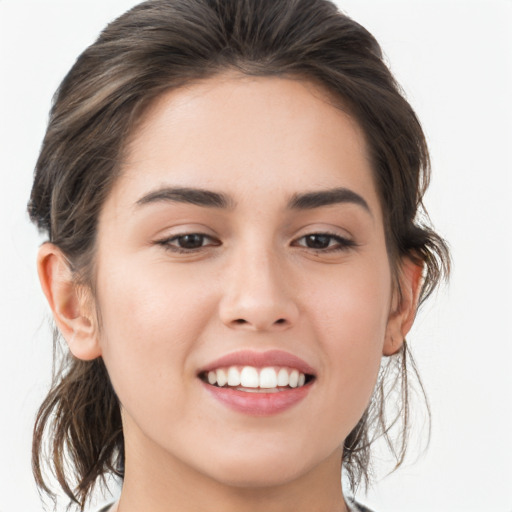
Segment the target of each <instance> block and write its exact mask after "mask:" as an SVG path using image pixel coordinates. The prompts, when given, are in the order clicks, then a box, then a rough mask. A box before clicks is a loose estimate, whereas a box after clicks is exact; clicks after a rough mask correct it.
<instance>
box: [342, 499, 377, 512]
mask: <svg viewBox="0 0 512 512" xmlns="http://www.w3.org/2000/svg"><path fill="white" fill-rule="evenodd" d="M347 504H348V507H349V512H373V511H372V510H370V509H369V508H367V507H365V506H364V505H361V504H359V503H357V502H355V501H349V502H348V503H347Z"/></svg>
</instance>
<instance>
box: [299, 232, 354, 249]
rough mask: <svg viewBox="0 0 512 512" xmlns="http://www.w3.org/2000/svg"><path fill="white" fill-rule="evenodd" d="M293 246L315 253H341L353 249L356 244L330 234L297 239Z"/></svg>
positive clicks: (311, 235) (318, 234)
mask: <svg viewBox="0 0 512 512" xmlns="http://www.w3.org/2000/svg"><path fill="white" fill-rule="evenodd" d="M295 245H298V246H300V247H305V248H307V249H313V250H315V251H325V252H331V251H333V252H334V251H343V250H347V249H350V248H351V247H354V246H355V245H356V243H355V242H354V241H352V240H349V239H348V238H344V237H342V236H339V235H331V234H330V233H311V234H310V235H305V236H303V237H301V238H299V239H298V240H297V241H296V242H295Z"/></svg>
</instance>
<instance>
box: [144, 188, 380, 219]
mask: <svg viewBox="0 0 512 512" xmlns="http://www.w3.org/2000/svg"><path fill="white" fill-rule="evenodd" d="M158 202H176V203H188V204H193V205H196V206H202V207H205V208H221V209H227V208H233V207H234V206H235V205H236V203H235V201H234V200H233V198H231V197H230V196H228V195H226V194H222V193H220V192H214V191H212V190H205V189H201V188H190V187H163V188H160V189H158V190H155V191H153V192H149V193H148V194H146V195H144V196H142V197H141V198H140V199H139V200H138V201H137V202H136V205H137V206H142V205H147V204H151V203H158ZM344 203H349V204H356V205H358V206H361V207H362V208H363V209H364V210H366V211H367V212H368V213H369V214H370V215H371V214H372V212H371V210H370V207H369V206H368V203H367V202H366V201H365V199H364V198H363V197H362V196H360V195H359V194H357V193H356V192H354V191H353V190H350V189H348V188H344V187H340V188H332V189H327V190H318V191H314V192H305V193H301V194H294V195H293V196H292V197H291V199H290V201H289V202H288V205H287V208H288V209H290V210H313V209H315V208H321V207H323V206H332V205H335V204H344Z"/></svg>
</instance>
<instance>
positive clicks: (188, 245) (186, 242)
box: [173, 233, 207, 249]
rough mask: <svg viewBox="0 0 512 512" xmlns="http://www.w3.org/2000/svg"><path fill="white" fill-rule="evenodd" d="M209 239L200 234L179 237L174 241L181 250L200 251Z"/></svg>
mask: <svg viewBox="0 0 512 512" xmlns="http://www.w3.org/2000/svg"><path fill="white" fill-rule="evenodd" d="M206 238H207V237H206V236H205V235H200V234H198V233H193V234H190V235H183V236H177V237H176V238H174V239H173V241H175V243H176V245H177V246H178V247H180V248H181V249H199V247H202V246H203V245H204V241H205V239H206Z"/></svg>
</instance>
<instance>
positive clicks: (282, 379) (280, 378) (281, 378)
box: [277, 368, 290, 386]
mask: <svg viewBox="0 0 512 512" xmlns="http://www.w3.org/2000/svg"><path fill="white" fill-rule="evenodd" d="M289 382H290V377H289V376H288V371H287V370H286V368H281V369H280V370H279V373H278V374H277V385H278V386H288V384H289Z"/></svg>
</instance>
